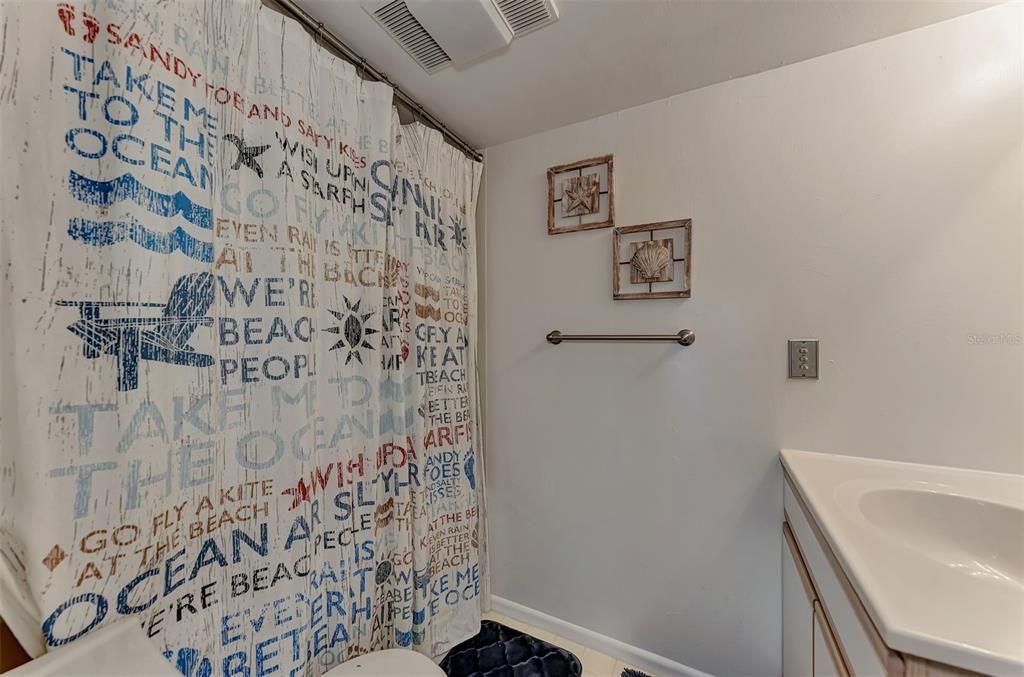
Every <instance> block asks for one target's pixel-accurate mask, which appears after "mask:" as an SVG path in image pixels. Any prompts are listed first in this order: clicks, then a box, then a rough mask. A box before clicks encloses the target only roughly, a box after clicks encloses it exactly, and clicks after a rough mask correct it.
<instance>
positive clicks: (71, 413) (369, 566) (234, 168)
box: [0, 1, 481, 675]
mask: <svg viewBox="0 0 1024 677" xmlns="http://www.w3.org/2000/svg"><path fill="white" fill-rule="evenodd" d="M0 12H2V14H3V20H4V25H5V28H6V31H7V33H6V36H7V37H6V39H5V42H4V54H3V65H2V71H0V106H2V109H0V110H2V114H3V125H2V129H0V134H2V141H3V149H2V152H3V157H4V169H3V172H4V184H5V186H7V187H9V188H5V199H4V200H3V205H2V207H0V209H2V231H0V237H2V244H3V252H4V254H3V256H4V265H5V270H7V271H9V275H8V277H7V279H5V281H4V284H3V286H2V288H0V293H2V296H0V312H2V313H3V317H4V330H3V345H2V351H3V352H2V355H3V361H2V364H0V383H2V384H3V385H2V386H0V387H2V388H3V391H2V396H3V397H2V402H0V406H2V409H3V412H2V413H3V421H4V427H3V431H2V438H0V441H2V453H3V459H2V461H3V467H4V473H3V479H2V485H0V490H2V493H3V503H2V509H0V510H2V512H0V528H2V530H3V533H4V550H3V555H4V557H0V614H2V616H3V618H4V619H5V621H6V622H7V623H8V624H9V625H10V626H11V627H12V629H13V630H14V632H15V634H16V635H17V637H18V638H19V640H20V641H21V642H22V643H23V644H24V645H25V646H26V647H27V648H29V649H30V652H31V653H33V654H35V655H37V654H39V653H42V652H43V651H45V650H47V649H51V648H54V647H59V646H62V645H64V644H66V643H68V642H72V641H74V640H76V639H77V638H79V637H81V636H83V635H85V634H86V633H88V632H90V631H91V630H94V629H95V628H97V627H100V626H102V625H104V624H106V623H109V622H113V621H115V620H117V619H119V618H122V617H125V616H133V617H135V618H136V619H137V620H138V621H139V622H140V623H141V624H142V627H143V629H144V630H145V631H146V632H147V634H148V636H149V637H150V638H151V640H152V641H153V642H154V643H156V644H157V645H158V646H160V648H161V649H162V650H163V651H164V652H165V656H167V658H168V660H169V661H170V662H171V663H172V664H174V665H175V666H177V667H178V669H179V670H181V671H182V672H183V673H184V674H190V675H212V674H223V675H243V674H244V675H255V674H264V673H270V672H277V671H286V672H289V673H293V672H301V673H305V674H311V675H316V674H320V673H322V672H324V671H326V670H327V669H329V668H330V667H332V666H333V665H336V664H337V663H338V662H340V661H343V660H346V659H347V658H350V657H352V656H354V655H358V654H361V653H364V652H366V651H370V650H374V649H379V648H385V647H390V646H406V647H410V648H414V649H417V650H419V651H422V652H424V653H428V654H433V655H438V654H440V653H443V652H444V651H446V650H447V649H448V648H450V647H451V646H452V645H454V644H455V643H457V642H459V641H461V640H462V639H465V638H466V637H468V636H470V635H472V634H473V633H475V632H476V629H477V625H478V622H479V601H478V596H479V590H480V568H479V548H480V545H481V544H480V514H479V509H478V492H479V491H480V487H479V483H478V481H477V472H476V467H477V466H476V451H475V449H476V448H477V446H478V445H477V440H476V393H475V389H474V388H475V386H474V381H473V378H472V375H473V373H474V370H475V355H474V351H475V345H474V342H473V340H472V338H471V330H472V328H473V327H474V325H475V317H474V314H473V303H474V302H475V300H474V298H473V294H474V292H473V290H472V287H471V286H472V283H473V280H474V279H475V272H474V271H473V268H472V266H473V245H474V243H473V242H472V238H470V237H469V235H468V234H469V233H472V232H473V224H472V218H473V213H474V211H475V196H476V190H477V187H478V183H479V171H480V167H479V165H477V164H475V163H472V162H470V161H468V160H466V159H465V158H464V157H463V156H462V155H461V154H458V153H452V152H451V149H450V147H448V146H446V145H444V144H443V143H440V137H439V136H437V137H434V136H432V135H431V134H427V133H425V130H423V129H422V128H417V127H412V128H399V126H398V123H397V118H393V113H392V109H391V103H392V101H391V91H390V89H389V88H388V87H386V86H383V85H379V84H366V83H362V82H360V81H359V79H358V78H357V76H356V74H355V70H354V68H353V67H352V66H350V65H347V64H344V63H342V62H340V61H338V60H336V59H335V58H333V57H331V56H330V55H328V54H327V53H325V52H323V51H322V50H320V49H319V48H318V47H316V46H315V45H314V44H313V43H312V42H311V40H310V38H309V37H308V36H307V35H306V34H305V33H304V32H303V31H302V30H301V29H300V28H299V27H298V26H296V25H295V24H294V23H292V22H291V21H289V20H286V19H284V18H283V17H282V16H281V15H279V14H276V13H274V12H272V11H270V10H267V9H264V8H261V6H260V4H259V3H258V2H254V1H246V2H238V1H230V2H218V1H211V2H205V3H162V4H156V3H138V4H137V5H135V4H132V3H123V4H122V3H102V2H101V3H84V4H76V3H62V4H44V3H18V4H11V3H4V5H3V6H2V8H0ZM38 64H52V69H40V68H39V67H38Z"/></svg>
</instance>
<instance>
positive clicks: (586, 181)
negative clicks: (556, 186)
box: [562, 174, 601, 216]
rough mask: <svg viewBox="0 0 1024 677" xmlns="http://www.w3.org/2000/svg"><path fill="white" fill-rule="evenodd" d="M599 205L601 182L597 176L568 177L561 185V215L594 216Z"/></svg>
mask: <svg viewBox="0 0 1024 677" xmlns="http://www.w3.org/2000/svg"><path fill="white" fill-rule="evenodd" d="M600 203H601V181H600V177H598V175H597V174H584V175H583V176H570V177H569V178H567V179H566V180H565V182H564V183H563V184H562V215H563V216H579V215H581V214H596V213H597V210H598V209H599V207H600Z"/></svg>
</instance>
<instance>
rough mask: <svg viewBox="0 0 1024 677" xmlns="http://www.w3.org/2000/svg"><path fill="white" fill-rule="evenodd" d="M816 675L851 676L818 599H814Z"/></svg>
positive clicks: (819, 676) (823, 676)
mask: <svg viewBox="0 0 1024 677" xmlns="http://www.w3.org/2000/svg"><path fill="white" fill-rule="evenodd" d="M814 677H850V673H849V671H848V670H847V669H846V664H845V663H843V657H842V652H840V651H839V642H837V641H836V637H835V635H833V634H832V629H831V628H830V627H829V626H828V621H827V620H826V619H825V611H824V609H822V608H821V604H819V603H818V600H814Z"/></svg>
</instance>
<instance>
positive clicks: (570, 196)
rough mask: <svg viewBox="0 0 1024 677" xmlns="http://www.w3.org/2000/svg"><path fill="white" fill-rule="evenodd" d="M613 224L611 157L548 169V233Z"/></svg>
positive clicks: (613, 197) (567, 231) (613, 194)
mask: <svg viewBox="0 0 1024 677" xmlns="http://www.w3.org/2000/svg"><path fill="white" fill-rule="evenodd" d="M614 225H615V190H614V186H613V181H612V156H611V155H602V156H601V157H595V158H590V159H589V160H581V161H579V162H573V163H570V164H567V165H558V166H557V167H551V168H550V169H548V234H549V235H556V234H558V233H573V232H576V231H578V230H589V229H591V228H608V227H609V226H614Z"/></svg>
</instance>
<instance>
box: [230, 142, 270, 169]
mask: <svg viewBox="0 0 1024 677" xmlns="http://www.w3.org/2000/svg"><path fill="white" fill-rule="evenodd" d="M224 140H225V141H230V142H231V143H233V144H235V148H237V149H238V159H236V160H235V163H234V164H233V165H231V168H232V169H238V168H239V167H241V166H242V165H245V166H246V167H248V168H249V169H251V170H253V171H254V172H256V176H258V177H260V178H261V179H262V178H263V167H261V166H260V163H258V162H256V158H257V157H258V156H260V155H263V154H264V153H266V152H267V149H268V148H270V144H269V143H268V144H266V145H264V146H247V145H246V144H245V137H244V136H235V135H234V134H225V135H224Z"/></svg>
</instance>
